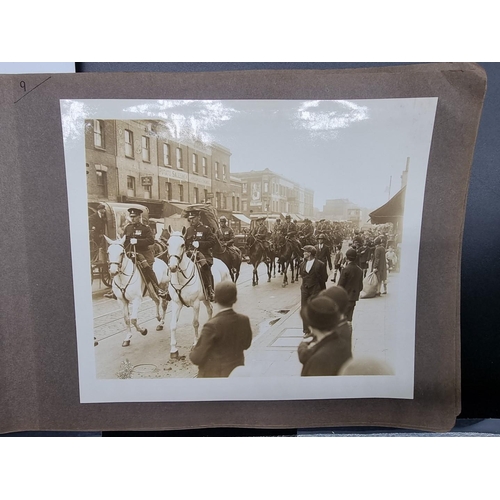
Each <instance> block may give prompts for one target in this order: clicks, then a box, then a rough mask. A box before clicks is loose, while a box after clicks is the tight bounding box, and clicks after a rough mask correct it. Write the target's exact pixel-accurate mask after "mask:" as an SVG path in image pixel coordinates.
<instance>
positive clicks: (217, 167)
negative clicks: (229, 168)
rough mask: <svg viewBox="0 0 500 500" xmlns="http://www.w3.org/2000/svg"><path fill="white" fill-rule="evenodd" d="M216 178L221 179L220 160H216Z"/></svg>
mask: <svg viewBox="0 0 500 500" xmlns="http://www.w3.org/2000/svg"><path fill="white" fill-rule="evenodd" d="M215 178H216V179H219V162H218V161H216V162H215Z"/></svg>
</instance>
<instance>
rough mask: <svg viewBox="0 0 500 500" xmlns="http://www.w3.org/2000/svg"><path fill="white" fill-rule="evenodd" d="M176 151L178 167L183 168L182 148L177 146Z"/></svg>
mask: <svg viewBox="0 0 500 500" xmlns="http://www.w3.org/2000/svg"><path fill="white" fill-rule="evenodd" d="M176 153H177V155H176V156H177V168H179V169H180V170H182V149H181V148H177V149H176Z"/></svg>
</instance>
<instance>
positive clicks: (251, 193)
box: [233, 168, 314, 217]
mask: <svg viewBox="0 0 500 500" xmlns="http://www.w3.org/2000/svg"><path fill="white" fill-rule="evenodd" d="M233 176H234V177H237V178H238V179H240V180H241V183H242V193H241V210H242V212H244V213H245V214H247V215H249V214H250V213H252V212H254V213H265V212H269V213H292V214H297V215H301V216H303V217H313V216H314V207H313V203H314V191H312V190H311V189H307V188H305V187H303V186H301V185H300V184H298V183H297V182H293V181H291V180H289V179H287V178H285V177H283V176H281V175H279V174H277V173H275V172H273V171H271V170H269V169H268V168H266V169H264V170H251V171H250V172H234V173H233Z"/></svg>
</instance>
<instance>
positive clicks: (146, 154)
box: [142, 135, 151, 162]
mask: <svg viewBox="0 0 500 500" xmlns="http://www.w3.org/2000/svg"><path fill="white" fill-rule="evenodd" d="M142 161H147V162H149V161H151V155H150V150H149V137H147V136H145V135H143V136H142Z"/></svg>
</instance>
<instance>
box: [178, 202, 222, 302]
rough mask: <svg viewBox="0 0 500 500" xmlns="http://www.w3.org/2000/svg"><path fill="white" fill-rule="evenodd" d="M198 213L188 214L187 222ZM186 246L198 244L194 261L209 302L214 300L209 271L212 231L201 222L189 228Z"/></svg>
mask: <svg viewBox="0 0 500 500" xmlns="http://www.w3.org/2000/svg"><path fill="white" fill-rule="evenodd" d="M199 215H200V212H199V211H191V212H189V214H188V220H189V218H191V217H198V216H199ZM185 239H186V246H187V248H190V249H192V248H196V247H193V243H194V242H195V241H197V242H198V244H199V246H198V249H197V250H198V252H197V253H196V261H197V262H198V263H199V264H200V273H201V278H202V280H203V283H204V284H205V287H206V288H207V290H208V296H209V299H210V300H211V301H213V300H214V286H213V285H214V283H213V276H212V271H211V269H210V268H211V266H212V264H213V263H214V259H213V256H212V247H213V246H214V244H215V234H214V233H213V232H212V230H211V229H210V228H209V227H208V226H205V225H204V224H202V223H201V222H200V223H199V224H198V225H196V226H189V227H188V228H187V231H186V238H185Z"/></svg>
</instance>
